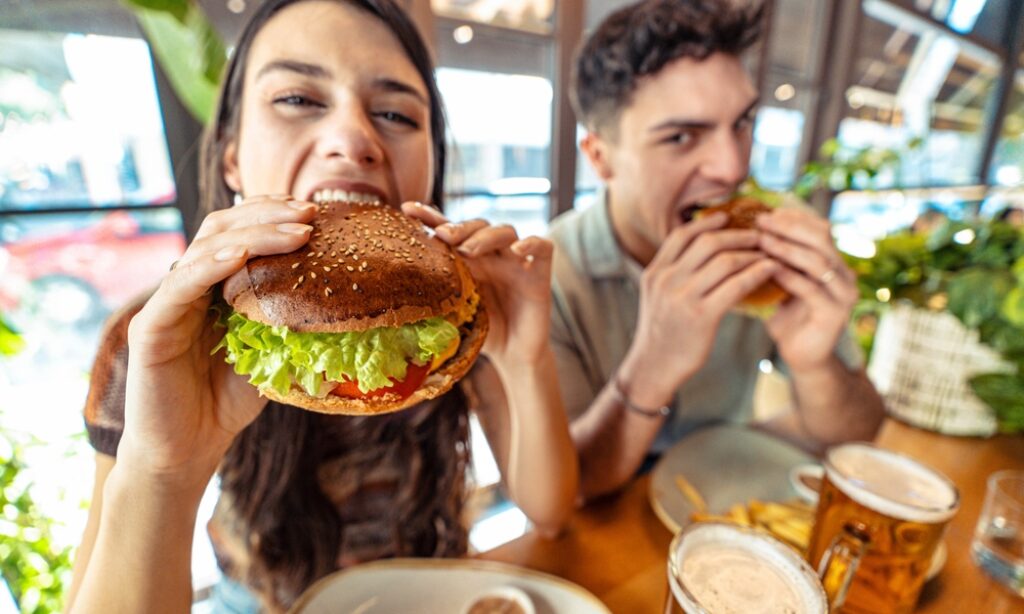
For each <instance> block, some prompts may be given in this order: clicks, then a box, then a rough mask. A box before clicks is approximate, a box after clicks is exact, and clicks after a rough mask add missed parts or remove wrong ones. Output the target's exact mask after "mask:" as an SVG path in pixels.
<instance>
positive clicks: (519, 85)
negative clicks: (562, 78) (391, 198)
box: [437, 68, 552, 236]
mask: <svg viewBox="0 0 1024 614" xmlns="http://www.w3.org/2000/svg"><path fill="white" fill-rule="evenodd" d="M437 81H438V86H439V87H440V89H441V94H442V96H443V97H444V100H445V105H446V107H447V112H448V123H449V126H450V128H451V135H450V138H451V140H452V141H454V145H455V147H453V148H452V155H451V164H450V165H449V171H448V188H447V192H448V197H447V198H448V200H447V202H446V205H445V210H446V212H447V213H448V215H449V217H451V218H452V219H458V220H464V219H471V218H476V217H483V218H486V219H487V220H489V221H490V222H491V223H495V224H502V223H504V224H511V225H513V226H515V228H516V230H517V231H518V232H519V234H520V236H527V235H532V234H537V235H539V234H543V233H544V231H545V230H546V228H547V219H548V206H549V202H550V191H551V181H550V180H549V179H548V172H549V171H548V168H549V166H550V164H549V155H550V154H549V152H550V145H551V96H552V89H551V81H550V80H548V79H545V78H543V77H538V76H531V75H509V74H501V73H492V72H485V71H480V70H465V69H459V68H439V69H438V71H437Z"/></svg>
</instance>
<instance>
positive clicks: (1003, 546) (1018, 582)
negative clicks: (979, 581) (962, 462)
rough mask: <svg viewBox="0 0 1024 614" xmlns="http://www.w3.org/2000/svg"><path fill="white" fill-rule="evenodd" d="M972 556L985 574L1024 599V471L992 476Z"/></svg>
mask: <svg viewBox="0 0 1024 614" xmlns="http://www.w3.org/2000/svg"><path fill="white" fill-rule="evenodd" d="M971 555H972V557H973V558H974V562H975V563H977V564H978V566H979V567H981V568H982V569H983V570H985V572H986V573H988V574H989V575H990V576H992V577H994V578H995V579H996V580H999V581H1000V582H1002V583H1003V584H1005V585H1006V586H1008V587H1010V590H1012V591H1014V592H1015V593H1017V594H1018V595H1020V596H1022V597H1024V471H1013V470H1006V471H997V472H995V473H993V474H992V475H990V476H989V478H988V486H987V488H986V490H985V506H984V507H983V508H982V509H981V516H979V517H978V525H977V527H976V528H975V529H974V541H973V543H972V544H971Z"/></svg>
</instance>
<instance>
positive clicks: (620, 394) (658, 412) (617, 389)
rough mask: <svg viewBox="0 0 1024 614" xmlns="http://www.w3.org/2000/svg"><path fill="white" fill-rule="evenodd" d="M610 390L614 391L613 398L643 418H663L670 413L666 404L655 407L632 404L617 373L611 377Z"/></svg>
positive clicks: (670, 409) (669, 408)
mask: <svg viewBox="0 0 1024 614" xmlns="http://www.w3.org/2000/svg"><path fill="white" fill-rule="evenodd" d="M612 392H614V393H615V400H616V401H618V402H619V404H620V405H622V406H623V407H625V408H626V409H628V410H629V411H631V412H634V413H637V414H640V415H641V416H643V417H645V418H664V417H666V416H668V415H669V414H671V413H672V408H671V407H669V406H668V405H662V406H661V407H658V408H655V409H650V408H647V407H640V406H638V405H634V404H633V402H632V401H630V400H629V397H628V396H626V392H625V391H624V390H623V389H622V383H621V382H620V381H619V378H618V376H617V375H616V376H615V377H613V378H612Z"/></svg>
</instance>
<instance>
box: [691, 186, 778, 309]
mask: <svg viewBox="0 0 1024 614" xmlns="http://www.w3.org/2000/svg"><path fill="white" fill-rule="evenodd" d="M771 210H772V208H771V207H769V206H768V205H766V204H764V203H763V202H761V201H759V200H757V199H756V198H752V197H750V196H737V197H736V198H733V199H732V200H730V201H728V202H725V203H722V204H719V205H715V206H712V207H707V208H706V209H704V210H702V211H701V215H710V214H712V213H716V212H719V211H721V212H723V213H725V214H727V215H728V216H729V222H728V223H727V224H726V226H725V227H726V228H736V229H747V228H755V225H754V221H755V220H756V219H757V216H759V215H761V214H763V213H768V212H769V211H771ZM787 298H789V292H786V291H785V290H783V289H782V287H781V286H779V284H777V283H775V282H774V281H772V280H770V279H769V280H768V281H766V282H764V283H763V284H761V285H760V286H758V287H757V288H756V289H755V290H754V291H753V292H751V293H750V294H748V295H747V296H746V297H745V298H744V299H743V301H741V303H740V308H741V309H744V310H748V311H751V312H754V313H759V312H761V311H762V310H764V309H765V308H768V307H774V306H775V305H778V304H780V303H782V302H783V301H785V300H786V299H787Z"/></svg>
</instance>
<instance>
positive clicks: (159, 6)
mask: <svg viewBox="0 0 1024 614" xmlns="http://www.w3.org/2000/svg"><path fill="white" fill-rule="evenodd" d="M122 2H124V4H126V5H128V7H129V8H140V9H146V10H150V11H159V12H162V13H168V14H170V15H172V16H173V17H174V18H175V19H176V20H178V21H179V22H181V23H185V19H186V16H187V15H188V13H189V11H190V9H191V2H190V0H122Z"/></svg>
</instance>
